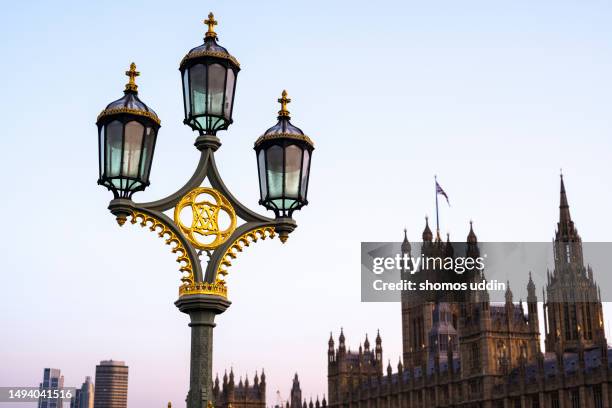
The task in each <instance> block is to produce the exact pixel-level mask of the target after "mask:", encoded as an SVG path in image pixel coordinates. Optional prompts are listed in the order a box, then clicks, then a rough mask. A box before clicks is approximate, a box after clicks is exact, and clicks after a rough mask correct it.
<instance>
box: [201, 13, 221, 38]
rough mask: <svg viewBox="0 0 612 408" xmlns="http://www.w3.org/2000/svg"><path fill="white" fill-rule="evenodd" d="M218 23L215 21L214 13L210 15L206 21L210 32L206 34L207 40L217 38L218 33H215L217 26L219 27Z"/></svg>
mask: <svg viewBox="0 0 612 408" xmlns="http://www.w3.org/2000/svg"><path fill="white" fill-rule="evenodd" d="M217 23H218V21H217V20H215V15H214V14H213V13H212V11H211V12H210V13H208V18H207V19H206V20H204V24H206V25H207V26H208V31H207V32H206V36H205V37H206V38H208V37H212V38H217V33H215V26H216V25H217Z"/></svg>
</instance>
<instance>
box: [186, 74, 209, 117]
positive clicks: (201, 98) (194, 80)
mask: <svg viewBox="0 0 612 408" xmlns="http://www.w3.org/2000/svg"><path fill="white" fill-rule="evenodd" d="M189 71H190V73H191V74H190V77H191V83H190V87H191V113H192V115H203V114H204V113H205V112H206V67H204V65H202V64H197V65H194V66H193V67H191V68H190V69H189Z"/></svg>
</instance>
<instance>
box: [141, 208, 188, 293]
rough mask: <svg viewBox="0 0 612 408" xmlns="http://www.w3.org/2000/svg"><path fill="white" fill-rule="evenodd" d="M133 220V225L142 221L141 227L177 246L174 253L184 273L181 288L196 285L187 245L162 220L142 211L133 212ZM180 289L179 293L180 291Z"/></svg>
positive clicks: (173, 250)
mask: <svg viewBox="0 0 612 408" xmlns="http://www.w3.org/2000/svg"><path fill="white" fill-rule="evenodd" d="M131 215H132V220H131V221H130V222H131V223H132V224H136V223H137V222H139V221H138V220H139V219H140V220H141V221H140V226H141V227H143V228H144V227H147V226H148V227H149V229H150V230H151V231H153V232H157V235H158V236H159V237H160V238H165V240H166V245H171V244H173V243H174V244H175V245H174V246H173V247H172V253H175V254H177V253H178V254H179V255H178V258H176V262H178V263H179V264H180V268H179V270H180V271H181V272H183V273H184V275H183V276H182V277H181V282H183V284H182V285H181V286H180V288H183V287H188V286H192V285H194V283H195V281H194V279H193V265H192V263H191V259H189V254H188V252H187V249H186V248H185V245H183V243H182V242H181V239H180V238H179V237H178V236H177V235H176V234H175V233H174V232H173V231H172V230H171V229H170V228H168V226H166V224H165V223H164V222H163V221H161V220H160V219H158V218H156V217H154V216H152V215H150V214H145V213H143V212H140V211H132V214H131ZM180 288H179V293H180V290H181V289H180Z"/></svg>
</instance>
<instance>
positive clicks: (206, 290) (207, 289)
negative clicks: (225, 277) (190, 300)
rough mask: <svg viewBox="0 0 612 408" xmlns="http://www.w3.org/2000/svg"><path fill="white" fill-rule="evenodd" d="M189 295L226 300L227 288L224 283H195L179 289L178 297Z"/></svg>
mask: <svg viewBox="0 0 612 408" xmlns="http://www.w3.org/2000/svg"><path fill="white" fill-rule="evenodd" d="M190 295H218V296H222V297H224V298H226V299H227V286H225V283H224V282H215V283H209V282H197V283H194V284H192V285H181V286H180V287H179V297H182V296H190Z"/></svg>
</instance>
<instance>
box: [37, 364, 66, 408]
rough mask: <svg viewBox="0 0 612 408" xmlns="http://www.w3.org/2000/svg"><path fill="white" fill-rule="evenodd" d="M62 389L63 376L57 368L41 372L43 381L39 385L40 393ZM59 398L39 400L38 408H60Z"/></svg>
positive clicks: (60, 401)
mask: <svg viewBox="0 0 612 408" xmlns="http://www.w3.org/2000/svg"><path fill="white" fill-rule="evenodd" d="M63 387H64V376H63V375H62V373H61V371H60V370H59V369H57V368H45V370H44V372H43V380H42V382H41V383H40V387H39V389H40V390H41V391H47V392H48V391H51V392H52V391H54V390H61V389H62V388H63ZM61 406H62V400H61V398H42V397H41V398H39V399H38V408H51V407H57V408H59V407H61Z"/></svg>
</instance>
